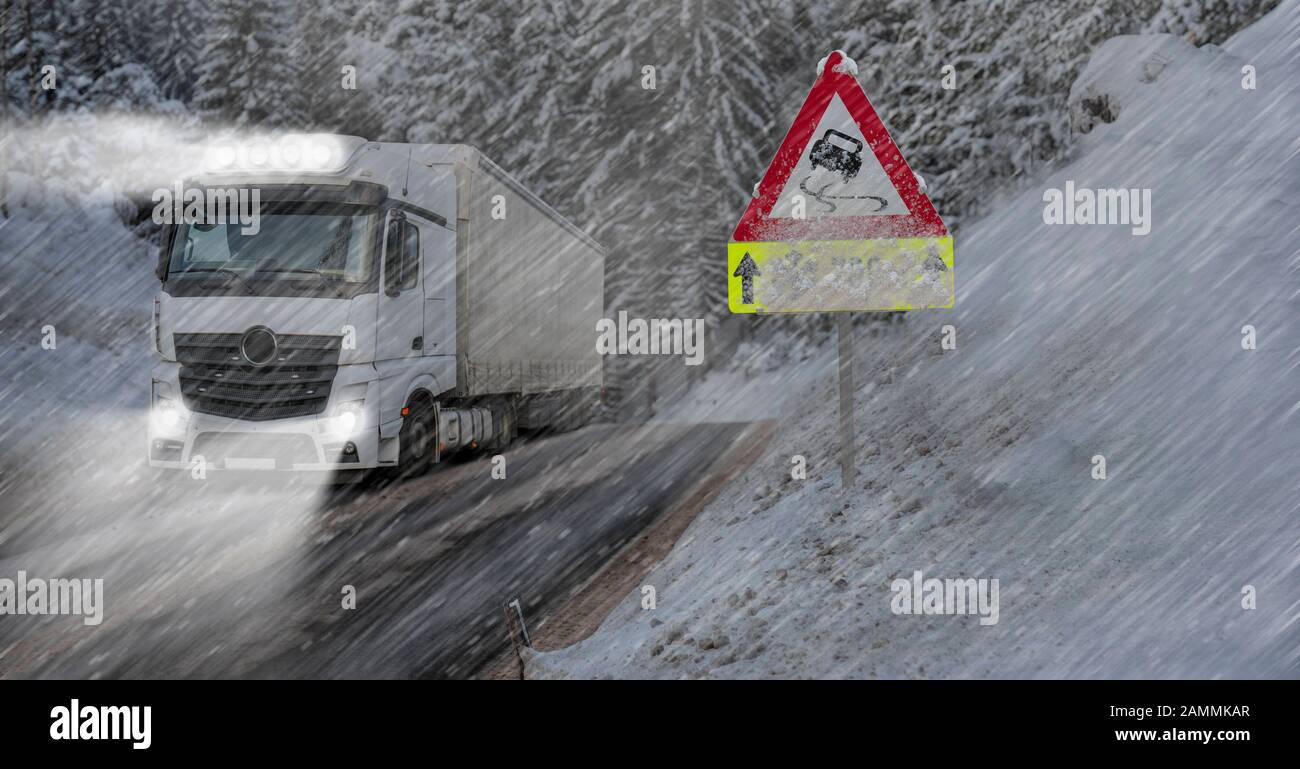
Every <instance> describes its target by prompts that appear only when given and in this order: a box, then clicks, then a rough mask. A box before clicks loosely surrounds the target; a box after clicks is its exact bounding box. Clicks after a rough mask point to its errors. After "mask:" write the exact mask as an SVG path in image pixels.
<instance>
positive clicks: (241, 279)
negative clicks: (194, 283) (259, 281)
mask: <svg viewBox="0 0 1300 769" xmlns="http://www.w3.org/2000/svg"><path fill="white" fill-rule="evenodd" d="M191 272H219V273H221V274H223V275H233V276H234V277H235V280H238V281H239V282H240V283H242V284H243V285H244V288H246V289H248V293H250V294H253V295H254V296H256V295H257V290H256V289H254V288H253V284H251V283H249V282H248V281H247V280H245V279H244V276H243V275H240V274H239V273H237V272H235V271H234V270H232V269H230V268H229V267H190V268H188V269H184V270H181V271H180V274H181V275H185V274H187V273H191Z"/></svg>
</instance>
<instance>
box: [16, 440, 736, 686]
mask: <svg viewBox="0 0 1300 769" xmlns="http://www.w3.org/2000/svg"><path fill="white" fill-rule="evenodd" d="M744 427H745V425H742V424H708V425H670V424H654V425H639V426H631V425H613V424H600V425H593V426H589V427H587V428H584V429H582V430H579V431H577V432H573V433H568V434H562V435H551V436H543V437H535V438H532V439H527V440H521V441H519V442H517V443H516V444H515V445H514V446H512V447H511V449H510V450H509V451H508V452H506V454H505V457H506V478H505V479H504V480H502V479H494V478H493V477H492V472H491V471H492V466H493V465H492V461H491V458H490V457H489V456H486V455H477V456H473V457H469V458H466V459H462V460H460V461H456V460H452V461H451V462H450V463H448V464H446V465H443V466H437V467H434V468H433V469H432V470H431V471H430V472H429V473H427V474H426V475H424V476H422V477H418V478H414V479H408V480H405V481H402V482H397V483H391V484H384V483H367V484H363V485H359V486H351V487H328V486H320V485H306V484H293V485H291V486H288V487H286V486H285V485H284V484H283V483H263V482H258V483H255V484H252V483H246V482H243V481H231V480H223V479H220V478H216V477H213V478H211V479H210V480H208V481H204V482H196V481H194V482H182V483H176V482H165V483H164V482H159V480H158V477H157V474H156V473H155V472H154V471H152V470H150V469H149V468H148V467H147V466H145V465H144V463H143V462H142V461H141V460H140V458H139V456H138V455H139V454H141V453H142V452H141V451H133V450H127V449H120V450H117V449H114V450H94V449H93V448H92V449H87V450H86V452H85V453H84V454H83V455H82V456H81V457H79V459H78V460H76V461H68V462H66V463H65V464H63V465H60V466H57V467H49V466H48V465H47V466H46V467H44V468H43V469H42V470H41V471H40V472H36V471H34V470H32V469H31V468H16V467H13V466H11V465H9V464H8V462H9V460H5V461H6V465H5V467H4V471H3V472H0V577H3V578H7V579H14V578H15V577H16V575H17V572H18V571H19V570H23V571H25V572H26V574H27V578H28V579H32V578H43V579H50V578H87V579H95V578H100V579H103V580H104V601H103V603H104V606H103V618H102V622H101V623H100V624H98V625H86V624H85V623H84V621H83V619H82V618H81V617H79V616H30V615H29V616H2V617H0V677H11V678H31V677H59V678H86V677H99V678H122V677H125V678H172V677H180V678H233V677H253V678H282V677H284V678H438V677H468V676H472V675H474V674H475V672H476V671H477V670H478V669H479V668H480V667H482V666H483V665H484V664H485V663H486V662H487V661H488V660H490V659H491V658H492V657H493V656H495V655H496V654H499V653H500V652H501V651H502V650H503V649H505V648H508V641H507V639H506V634H505V630H504V627H503V610H502V607H503V605H504V604H505V603H506V602H507V601H508V600H511V599H513V598H516V597H518V598H519V599H520V601H521V603H522V604H523V607H524V613H525V618H526V620H527V621H528V622H529V624H530V625H535V624H536V623H539V622H542V621H544V620H545V618H546V617H547V613H548V611H550V610H552V609H553V608H554V607H556V606H559V605H560V604H561V603H562V602H563V601H564V599H565V598H566V597H568V596H569V594H570V593H571V592H572V591H573V590H575V589H576V588H577V587H579V586H580V585H581V584H582V583H583V581H584V580H586V579H587V578H588V577H590V576H591V575H592V574H593V573H595V571H596V570H597V569H599V567H600V566H601V565H602V563H604V561H605V560H606V559H607V558H608V557H609V556H610V555H611V554H612V553H614V552H615V551H616V550H617V549H618V548H619V547H620V546H621V545H622V544H623V543H625V542H626V541H627V540H628V539H629V538H630V537H632V536H633V535H634V534H635V533H636V532H638V531H640V530H641V529H642V528H643V527H644V526H645V525H647V524H648V523H649V522H650V521H652V520H653V519H654V518H655V516H656V515H657V514H659V513H660V512H661V511H663V510H665V509H666V508H667V507H668V506H670V505H671V504H673V502H674V501H676V500H678V499H679V498H681V497H682V496H683V495H685V494H686V492H687V491H688V490H689V489H690V488H691V487H692V485H694V484H695V483H696V482H700V481H703V482H705V483H707V482H709V481H708V478H709V474H710V473H711V471H712V470H713V468H715V467H716V466H718V465H720V464H722V463H721V462H720V458H722V457H724V455H726V454H727V453H728V450H729V449H731V448H732V446H733V444H734V443H735V442H736V441H737V440H738V438H739V437H740V436H741V434H742V432H743V429H744ZM123 429H124V430H126V428H123ZM129 448H130V449H137V448H138V447H137V445H136V443H131V444H130V446H129ZM214 475H215V474H214ZM352 590H355V604H356V607H355V609H347V608H344V602H345V599H346V598H347V596H348V595H349V594H350V592H351V591H352Z"/></svg>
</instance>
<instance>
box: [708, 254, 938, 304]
mask: <svg viewBox="0 0 1300 769" xmlns="http://www.w3.org/2000/svg"><path fill="white" fill-rule="evenodd" d="M953 300H954V289H953V248H952V237H951V236H948V237H942V238H878V239H873V240H805V241H799V242H794V243H789V242H753V243H739V242H734V241H733V242H731V243H728V244H727V304H728V306H729V307H730V309H731V311H732V312H733V313H781V312H835V311H873V310H876V311H881V310H920V309H927V308H940V307H952V306H953Z"/></svg>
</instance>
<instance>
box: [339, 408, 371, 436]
mask: <svg viewBox="0 0 1300 769" xmlns="http://www.w3.org/2000/svg"><path fill="white" fill-rule="evenodd" d="M365 405H366V402H365V401H364V400H359V401H348V402H347V403H340V404H339V405H338V406H336V407H335V408H334V421H333V424H331V425H330V428H331V429H330V431H331V432H334V433H338V434H340V435H351V434H352V433H353V432H354V431H356V430H357V429H359V428H361V427H364V426H365V419H366V411H365Z"/></svg>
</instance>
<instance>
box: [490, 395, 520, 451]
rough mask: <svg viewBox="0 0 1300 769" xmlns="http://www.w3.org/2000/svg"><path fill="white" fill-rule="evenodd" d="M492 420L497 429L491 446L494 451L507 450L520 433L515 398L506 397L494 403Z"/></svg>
mask: <svg viewBox="0 0 1300 769" xmlns="http://www.w3.org/2000/svg"><path fill="white" fill-rule="evenodd" d="M492 421H493V426H494V427H496V431H495V433H494V434H493V436H492V438H493V439H492V445H491V446H490V447H489V448H490V449H491V450H492V451H505V450H506V449H508V448H510V444H511V443H512V442H513V441H514V439H515V436H517V435H518V434H519V415H518V411H517V408H516V406H515V401H514V399H513V398H504V399H502V400H501V401H500V402H499V403H497V404H494V405H493V408H492Z"/></svg>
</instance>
